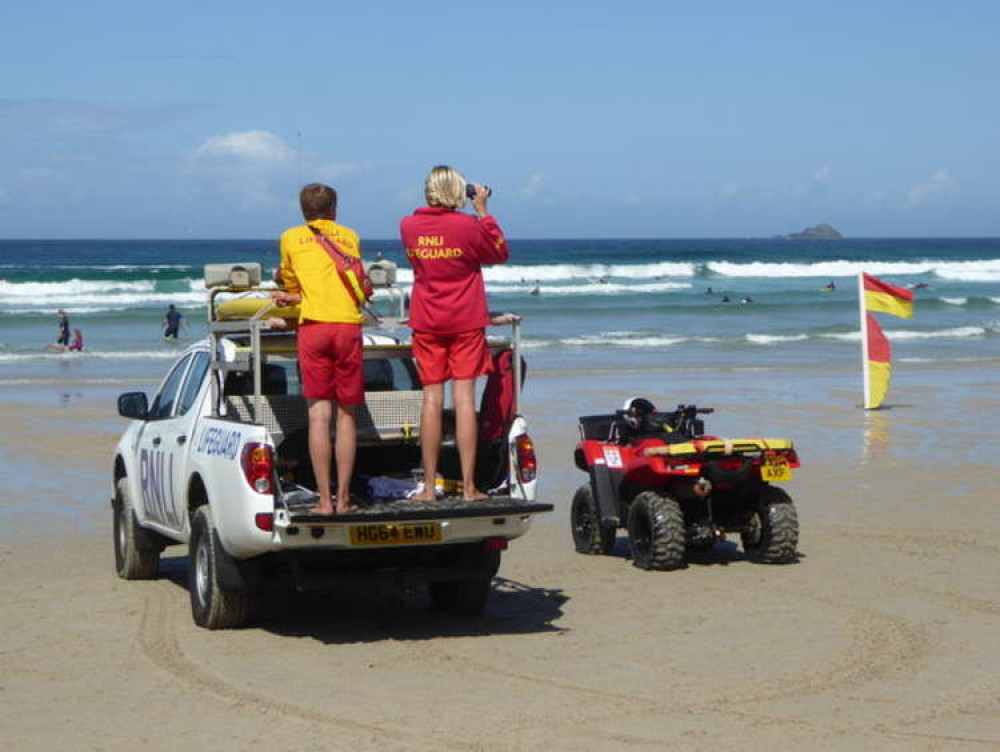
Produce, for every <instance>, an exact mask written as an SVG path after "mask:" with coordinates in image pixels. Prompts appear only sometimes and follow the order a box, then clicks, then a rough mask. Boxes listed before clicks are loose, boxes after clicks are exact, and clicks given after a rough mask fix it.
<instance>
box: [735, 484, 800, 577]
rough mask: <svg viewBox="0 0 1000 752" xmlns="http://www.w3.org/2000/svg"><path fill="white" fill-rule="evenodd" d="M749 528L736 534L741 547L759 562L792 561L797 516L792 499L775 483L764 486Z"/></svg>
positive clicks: (797, 530)
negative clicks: (739, 539) (738, 535)
mask: <svg viewBox="0 0 1000 752" xmlns="http://www.w3.org/2000/svg"><path fill="white" fill-rule="evenodd" d="M748 527H749V529H748V530H747V531H745V532H743V533H741V534H740V538H741V539H742V541H743V550H744V551H745V552H746V555H747V557H748V558H749V559H750V560H751V561H755V562H758V563H759V564H787V563H789V562H792V561H795V559H796V554H797V552H798V545H799V517H798V514H797V513H796V511H795V505H794V504H793V503H792V498H791V497H790V496H789V495H788V494H787V493H785V492H784V491H782V490H781V489H780V488H778V487H776V486H764V487H763V488H762V489H761V492H760V496H759V497H758V500H757V508H756V509H755V510H754V512H753V514H751V515H750V519H749V524H748Z"/></svg>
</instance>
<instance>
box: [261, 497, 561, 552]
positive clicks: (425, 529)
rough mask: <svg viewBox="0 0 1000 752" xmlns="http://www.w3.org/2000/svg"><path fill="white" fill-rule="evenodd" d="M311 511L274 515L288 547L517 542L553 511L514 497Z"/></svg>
mask: <svg viewBox="0 0 1000 752" xmlns="http://www.w3.org/2000/svg"><path fill="white" fill-rule="evenodd" d="M311 507H312V502H303V503H301V504H291V505H289V507H288V509H286V510H279V513H278V514H276V515H275V521H274V529H275V532H276V533H277V534H278V536H279V538H281V539H282V542H283V543H285V544H286V545H288V546H291V547H295V548H299V547H314V546H320V547H324V548H331V547H332V548H352V549H353V548H376V547H394V546H427V545H440V544H450V543H468V542H472V541H479V540H483V539H485V538H489V537H501V538H508V539H513V538H517V537H520V536H521V535H523V534H524V533H526V532H527V530H528V527H529V526H530V525H531V519H532V516H533V515H535V514H539V513H542V512H551V511H552V509H553V507H552V505H551V504H538V503H535V502H527V501H524V500H523V499H517V498H513V497H510V496H493V497H490V498H489V499H483V500H481V501H463V500H462V499H460V498H447V497H446V498H444V499H438V500H436V501H411V500H402V499H401V500H395V501H382V502H373V503H370V504H367V505H366V506H364V507H363V508H361V509H359V510H358V511H356V512H350V513H347V514H337V515H317V514H311V513H310V508H311Z"/></svg>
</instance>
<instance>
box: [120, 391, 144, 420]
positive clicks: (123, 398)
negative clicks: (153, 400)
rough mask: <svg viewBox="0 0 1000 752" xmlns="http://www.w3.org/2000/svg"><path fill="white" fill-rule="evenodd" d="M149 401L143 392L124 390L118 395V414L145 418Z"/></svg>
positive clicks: (125, 416)
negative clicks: (123, 392)
mask: <svg viewBox="0 0 1000 752" xmlns="http://www.w3.org/2000/svg"><path fill="white" fill-rule="evenodd" d="M148 413H149V402H148V401H147V400H146V393H145V392H125V394H119V395H118V414H119V415H120V416H122V417H123V418H133V419H135V420H146V418H147V416H148Z"/></svg>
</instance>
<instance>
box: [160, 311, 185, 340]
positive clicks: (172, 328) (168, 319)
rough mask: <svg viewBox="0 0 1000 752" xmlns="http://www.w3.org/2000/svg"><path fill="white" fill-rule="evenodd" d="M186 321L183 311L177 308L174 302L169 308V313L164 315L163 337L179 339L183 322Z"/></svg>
mask: <svg viewBox="0 0 1000 752" xmlns="http://www.w3.org/2000/svg"><path fill="white" fill-rule="evenodd" d="M183 321H184V316H183V315H181V312H180V311H178V310H177V308H176V307H175V306H174V304H173V303H171V304H170V307H169V308H167V313H166V314H165V315H164V317H163V326H164V330H163V338H164V339H177V337H178V335H179V334H180V330H181V324H182V323H183Z"/></svg>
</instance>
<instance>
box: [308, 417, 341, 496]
mask: <svg viewBox="0 0 1000 752" xmlns="http://www.w3.org/2000/svg"><path fill="white" fill-rule="evenodd" d="M332 413H333V404H332V403H331V402H330V400H309V459H311V460H312V466H313V475H314V476H315V477H316V490H317V491H318V492H319V504H317V505H316V508H315V509H313V512H314V513H315V514H333V498H332V497H331V495H330V459H331V455H332V453H333V448H332V447H331V446H330V417H331V415H332ZM338 438H339V437H338Z"/></svg>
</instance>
